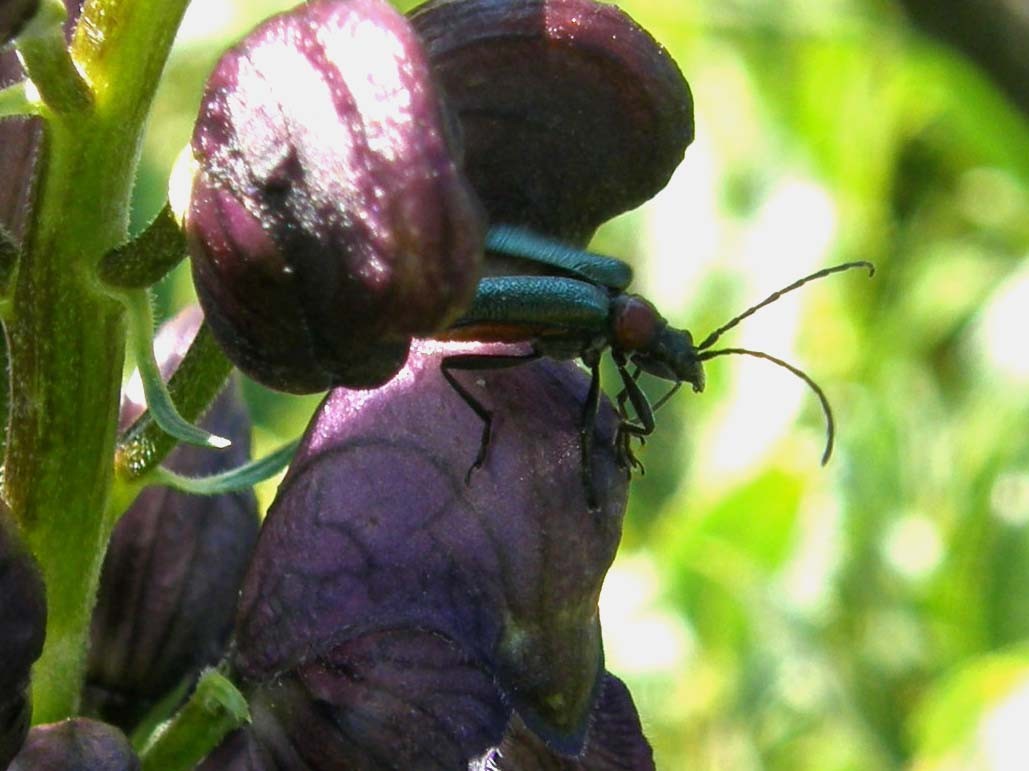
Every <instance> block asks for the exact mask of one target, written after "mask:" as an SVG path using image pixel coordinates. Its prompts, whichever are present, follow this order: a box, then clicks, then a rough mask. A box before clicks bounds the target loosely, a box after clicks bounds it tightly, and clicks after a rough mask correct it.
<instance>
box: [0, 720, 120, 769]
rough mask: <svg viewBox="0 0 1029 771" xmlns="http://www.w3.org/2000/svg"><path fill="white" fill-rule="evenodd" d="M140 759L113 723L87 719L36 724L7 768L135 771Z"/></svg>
mask: <svg viewBox="0 0 1029 771" xmlns="http://www.w3.org/2000/svg"><path fill="white" fill-rule="evenodd" d="M138 769H139V758H137V757H136V754H135V753H134V752H133V751H132V747H131V746H130V745H129V742H128V740H127V739H126V738H125V735H124V734H123V733H122V732H121V731H119V730H118V729H117V728H115V727H114V726H110V725H107V724H106V723H101V722H99V721H97V720H89V719H88V718H75V719H73V720H64V721H62V722H60V723H50V724H49V725H37V726H35V727H33V728H32V730H31V731H29V735H28V738H27V739H26V740H25V744H24V745H23V746H22V748H21V752H19V753H18V756H17V757H16V758H15V759H14V761H13V762H12V763H11V765H10V766H9V767H8V768H7V771H138Z"/></svg>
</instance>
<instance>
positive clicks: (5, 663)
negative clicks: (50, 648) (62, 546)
mask: <svg viewBox="0 0 1029 771" xmlns="http://www.w3.org/2000/svg"><path fill="white" fill-rule="evenodd" d="M45 635H46V587H44V585H43V578H42V576H41V574H40V572H39V566H38V565H37V564H36V560H35V559H33V557H32V555H31V554H30V553H29V551H28V549H27V548H26V547H25V546H24V544H22V542H21V538H20V537H19V535H18V532H17V527H16V525H15V523H14V520H13V518H12V517H11V512H10V509H8V508H7V505H6V504H5V503H3V502H2V500H0V662H2V664H0V701H3V700H5V699H7V698H9V697H10V698H15V696H16V695H17V694H19V693H21V692H22V691H23V690H24V689H25V687H26V685H27V684H28V677H29V669H30V667H31V666H32V662H34V661H35V660H36V659H38V658H39V654H40V653H42V652H43V639H44V637H45Z"/></svg>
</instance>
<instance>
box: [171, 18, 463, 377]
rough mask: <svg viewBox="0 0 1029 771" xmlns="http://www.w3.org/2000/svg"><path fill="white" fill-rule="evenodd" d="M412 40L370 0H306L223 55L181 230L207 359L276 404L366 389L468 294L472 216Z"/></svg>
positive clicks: (205, 106) (196, 140) (196, 138)
mask: <svg viewBox="0 0 1029 771" xmlns="http://www.w3.org/2000/svg"><path fill="white" fill-rule="evenodd" d="M448 134H449V132H448V127H447V123H446V119H445V118H444V116H443V114H442V112H441V107H440V103H439V98H438V96H437V94H436V91H435V88H434V86H433V83H432V80H431V77H430V73H429V68H428V64H427V62H426V60H425V56H424V54H423V52H422V50H421V45H420V43H419V41H418V38H417V37H416V35H415V34H414V32H413V31H412V30H411V28H410V26H409V25H408V23H407V21H406V20H405V19H404V18H403V17H402V16H400V15H399V14H398V13H397V12H396V11H394V10H393V9H392V8H391V7H390V6H389V5H388V4H387V3H385V2H384V0H347V1H346V2H344V1H343V0H316V2H311V3H306V4H304V5H301V6H299V7H297V8H296V9H294V10H293V11H290V12H289V13H286V14H283V15H281V16H277V17H275V18H273V19H271V20H270V21H268V22H266V23H265V24H263V25H262V26H260V27H259V28H258V29H257V30H255V31H254V32H253V33H252V34H251V35H250V36H249V37H247V38H246V40H244V41H243V43H241V44H240V45H239V46H237V47H236V48H234V49H232V50H231V51H229V52H228V53H227V54H226V55H225V56H223V57H222V59H221V61H220V62H219V64H218V66H217V68H216V69H215V72H214V74H213V75H212V76H211V79H210V81H209V82H208V86H207V91H206V93H205V95H204V99H203V102H202V104H201V109H200V116H199V118H198V120H197V125H196V129H195V131H194V135H193V152H194V155H195V157H196V159H197V161H198V163H199V166H200V171H199V173H198V175H197V178H196V180H195V186H194V191H193V196H192V200H191V205H190V212H189V216H188V221H187V231H188V234H189V237H190V242H191V252H192V257H193V272H194V282H195V284H196V286H197V292H198V294H199V296H200V300H201V303H202V304H203V306H204V310H205V312H206V313H207V316H208V319H209V321H210V323H211V328H212V330H213V331H214V333H215V336H216V338H217V339H218V341H219V344H221V345H222V346H223V348H224V349H225V351H226V354H227V355H228V356H229V358H230V359H232V360H233V362H234V363H236V364H237V365H238V366H239V367H240V368H241V369H243V371H244V372H246V373H247V374H249V375H251V376H252V377H254V378H255V379H257V380H259V381H261V382H263V383H265V384H266V385H269V386H271V387H273V388H279V389H281V390H288V391H296V392H310V391H317V390H321V389H325V388H328V387H330V386H333V385H344V384H345V385H349V386H354V387H370V386H375V385H379V384H381V383H383V382H385V381H386V380H388V379H389V377H391V376H392V375H393V374H394V373H395V372H396V371H397V370H398V369H399V368H400V367H401V366H402V364H403V361H404V358H405V356H406V353H407V346H408V343H409V340H410V338H411V337H412V336H414V335H427V334H431V333H432V332H435V331H438V330H439V329H442V328H444V327H446V325H447V324H449V323H450V322H451V321H452V320H453V319H454V318H456V316H457V315H459V314H460V312H461V311H462V310H463V308H464V307H465V306H466V305H467V303H468V302H469V301H470V299H471V296H472V294H473V293H474V289H475V284H476V281H477V278H478V272H479V263H480V261H481V249H482V238H483V232H482V222H481V212H480V208H479V205H478V202H477V201H476V200H475V196H474V194H473V193H472V192H471V189H470V187H469V186H468V184H467V182H466V181H465V180H464V177H463V176H462V175H461V173H460V172H459V170H458V168H457V166H456V165H455V162H454V160H453V158H452V156H451V147H450V144H449V141H448Z"/></svg>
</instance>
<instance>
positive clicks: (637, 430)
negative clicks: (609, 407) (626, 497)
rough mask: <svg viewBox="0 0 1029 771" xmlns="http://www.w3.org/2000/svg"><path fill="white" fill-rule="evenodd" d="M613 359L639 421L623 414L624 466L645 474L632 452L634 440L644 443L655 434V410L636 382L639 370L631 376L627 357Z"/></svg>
mask: <svg viewBox="0 0 1029 771" xmlns="http://www.w3.org/2000/svg"><path fill="white" fill-rule="evenodd" d="M613 358H614V362H615V368H616V369H617V370H618V375H619V377H621V379H622V394H625V398H626V399H628V401H629V402H631V403H632V409H633V411H634V412H635V413H636V419H637V420H638V421H639V422H638V423H634V422H632V421H631V420H629V419H628V418H627V417H626V416H625V414H624V413H623V417H622V422H621V425H619V427H618V439H617V443H618V447H619V453H620V455H621V456H622V464H623V466H625V467H626V468H628V469H633V468H638V469H639V470H640V473H644V468H643V464H642V463H641V462H640V460H639V459H638V458H637V457H636V455H635V453H633V451H632V438H633V437H637V438H639V440H640V442H641V443H642V442H644V441H645V438H646V437H648V436H650V435H651V434H652V433H654V427H655V422H654V410H653V408H652V407H651V406H650V402H649V401H647V395H646V394H645V393H643V389H642V388H640V386H639V383H637V382H636V377H638V375H639V370H638V369H637V371H636V372H635V373H633V374H629V370H628V369H627V368H626V362H625V357H624V356H623V355H621V354H619V355H615V356H613ZM622 394H619V402H620V404H621V406H623V408H624V399H622Z"/></svg>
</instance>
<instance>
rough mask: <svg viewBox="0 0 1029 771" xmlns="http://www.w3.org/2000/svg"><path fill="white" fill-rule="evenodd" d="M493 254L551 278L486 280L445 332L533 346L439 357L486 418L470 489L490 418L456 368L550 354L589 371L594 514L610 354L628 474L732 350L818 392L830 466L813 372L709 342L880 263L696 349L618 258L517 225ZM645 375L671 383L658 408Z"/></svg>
mask: <svg viewBox="0 0 1029 771" xmlns="http://www.w3.org/2000/svg"><path fill="white" fill-rule="evenodd" d="M486 251H487V252H490V253H492V254H494V255H503V256H507V257H513V258H515V259H517V260H523V261H528V262H529V263H533V264H535V267H537V268H539V269H540V270H543V271H547V273H546V274H545V275H503V276H491V277H486V278H483V279H481V280H480V282H479V285H478V287H477V290H476V294H475V298H474V300H473V301H472V304H471V306H470V307H469V308H468V310H467V311H466V312H465V313H464V315H462V316H461V317H460V318H459V319H458V320H457V321H456V322H455V323H454V324H453V325H452V326H451V327H450V328H449V329H448V330H446V331H445V332H444V333H442V334H441V335H439V336H438V337H440V338H441V339H446V340H467V341H472V340H474V341H477V342H512V343H513V342H528V343H529V344H530V345H531V348H530V350H529V351H528V352H527V353H524V354H512V355H504V354H499V355H491V354H457V355H453V356H447V357H445V358H444V359H443V361H442V364H441V369H442V373H443V376H444V377H445V378H446V380H447V382H448V383H449V384H450V386H451V387H452V388H453V389H454V390H455V391H456V392H457V393H458V395H459V396H460V397H461V398H462V399H463V400H464V402H465V403H466V404H467V405H468V406H469V407H470V408H471V409H472V410H473V411H474V412H475V413H476V415H478V416H479V418H481V420H482V422H483V428H482V437H481V440H480V443H479V451H478V454H477V455H476V457H475V460H474V462H473V463H472V465H471V466H470V467H469V469H468V472H467V474H466V475H465V481H466V483H467V482H470V480H471V475H472V473H473V472H474V471H475V470H476V469H479V468H481V467H482V465H483V463H485V460H486V454H487V451H488V448H489V442H490V435H491V431H492V418H493V416H492V414H491V413H490V411H489V410H488V409H486V408H485V407H484V406H483V405H482V404H481V403H480V402H479V401H478V400H477V399H476V398H475V396H474V395H473V394H472V393H471V392H470V391H469V390H468V388H467V387H466V386H464V385H463V384H462V383H461V382H460V381H459V380H458V379H457V377H456V376H455V372H457V371H468V370H480V371H481V370H487V369H500V368H505V367H514V366H518V365H520V364H524V363H526V362H529V361H534V360H536V359H540V358H543V357H550V358H554V359H575V358H578V359H581V360H582V362H583V364H584V365H585V366H586V368H587V369H588V370H589V372H590V387H589V390H588V391H587V394H586V400H585V402H584V404H583V414H582V423H581V428H580V443H581V444H580V446H581V453H582V468H583V482H584V484H585V486H586V491H587V501H588V504H589V506H590V508H596V495H595V491H594V490H593V485H592V473H591V466H590V454H591V450H592V442H593V428H594V422H595V420H596V416H597V410H598V409H599V406H600V361H601V358H602V356H603V354H604V352H605V351H607V350H610V352H611V358H612V360H613V361H614V365H615V368H616V370H617V372H618V375H619V377H620V379H621V383H622V389H621V391H620V393H619V394H618V396H617V402H618V410H619V413H620V415H621V425H620V428H619V432H618V436H617V437H616V446H617V451H618V455H619V462H620V463H621V465H622V467H623V468H625V469H626V470H627V471H628V472H630V473H631V470H632V469H633V468H634V467H639V468H642V466H641V464H640V463H639V462H638V461H637V459H636V458H635V456H634V455H633V453H632V449H631V446H630V445H631V439H632V437H637V438H639V439H640V440H641V441H642V440H645V438H646V437H647V436H649V435H650V434H651V433H653V431H654V429H655V427H656V423H655V419H654V412H655V410H656V409H658V408H659V407H660V406H661V405H663V404H664V403H665V402H666V401H667V400H668V399H669V398H670V397H671V396H672V395H673V394H674V393H675V392H676V391H677V390H678V389H679V388H680V387H681V386H682V384H683V383H689V384H690V385H691V386H692V387H693V390H694V392H697V393H700V392H701V391H703V390H704V385H705V377H704V366H703V362H705V361H708V360H709V359H713V358H715V357H717V356H726V355H730V354H739V355H746V356H754V357H757V358H761V359H765V360H766V361H770V362H772V363H773V364H776V365H778V366H780V367H783V368H785V369H787V370H789V371H790V372H791V373H793V374H794V375H796V376H797V377H799V378H800V379H801V380H803V381H804V382H805V383H806V384H807V385H808V386H809V387H810V388H811V390H812V391H813V392H814V393H815V395H816V396H817V397H818V400H819V403H820V404H821V406H822V411H823V412H824V413H825V420H826V445H825V450H824V452H823V455H822V464H823V465H825V464H826V463H827V462H828V460H829V457H830V456H831V454H832V448H833V441H834V437H835V423H834V420H833V415H832V408H831V407H830V405H829V400H828V399H827V398H826V396H825V393H824V392H823V391H822V389H821V388H820V387H819V385H818V384H817V383H816V382H815V381H814V380H812V379H811V377H810V376H808V375H807V373H805V372H804V371H803V370H801V369H798V368H797V367H795V366H793V365H792V364H789V363H788V362H786V361H783V360H782V359H779V358H777V357H775V356H772V355H770V354H767V353H765V352H763V351H753V350H749V349H746V348H719V349H712V347H711V346H713V345H714V344H715V343H716V342H717V341H718V339H719V338H720V337H721V336H722V335H723V334H724V333H725V332H727V331H729V330H730V329H732V328H733V327H735V326H736V325H737V324H739V323H740V322H741V321H743V320H744V319H746V318H747V317H749V316H751V315H752V314H754V313H755V312H756V311H758V310H760V309H761V308H763V307H765V306H766V305H769V304H770V303H773V302H775V301H776V300H778V299H779V298H780V297H782V296H783V295H784V294H786V293H787V292H791V291H793V290H794V289H797V288H799V287H801V286H803V285H804V284H807V283H808V282H810V281H814V280H816V279H820V278H824V277H825V276H829V275H831V274H833V273H840V272H842V271H846V270H851V269H854V268H866V269H867V270H868V271H869V275H874V273H875V267H874V266H873V265H872V264H871V263H870V262H866V261H864V260H859V261H854V262H845V263H842V264H839V265H834V266H832V267H828V268H823V269H821V270H818V271H815V272H814V273H811V274H809V275H807V276H804V277H803V278H801V279H798V280H797V281H794V282H793V283H792V284H789V285H788V286H785V287H783V288H782V289H779V290H778V291H776V292H773V293H772V294H770V295H769V296H768V297H766V298H765V299H764V300H762V301H761V302H759V303H757V304H756V305H753V306H751V307H750V308H748V309H747V310H745V311H744V312H743V313H740V314H739V315H737V316H735V317H733V318H732V319H730V320H729V321H728V322H726V323H725V324H723V325H722V326H720V327H719V328H718V329H716V330H715V331H713V332H712V333H711V334H709V335H708V336H707V337H705V338H704V339H703V340H702V341H701V342H700V343H699V344H697V343H694V340H693V335H692V334H691V333H690V332H689V331H688V330H686V329H677V328H675V327H673V326H671V325H670V324H669V323H668V321H667V320H666V319H665V318H664V317H663V316H662V315H661V314H660V312H659V311H658V310H657V308H656V307H655V306H654V304H653V303H651V302H650V301H649V300H647V299H646V298H644V297H642V296H640V295H638V294H631V293H629V292H627V291H626V290H627V289H628V287H629V285H630V284H631V283H632V269H631V268H630V267H629V266H628V265H627V264H626V263H624V262H622V261H621V260H617V259H615V258H613V257H606V256H604V255H600V254H595V253H593V252H588V251H584V250H581V249H577V248H575V247H573V246H569V245H567V244H564V243H562V242H560V241H555V240H553V239H550V238H547V237H545V236H540V235H537V234H535V233H533V232H531V231H528V230H526V229H524V228H519V227H511V226H494V227H492V228H491V229H490V231H489V233H488V234H487V238H486ZM630 364H631V365H633V366H634V367H635V371H634V372H630V371H629V365H630ZM641 373H647V374H649V375H652V376H654V377H657V378H659V379H661V380H666V381H670V382H671V383H672V384H673V385H672V387H671V389H670V390H669V391H668V392H667V393H666V394H665V395H664V396H663V397H662V398H661V399H660V400H659V401H658V402H657V403H656V404H654V405H651V404H650V402H649V400H648V399H647V397H646V395H645V394H644V393H643V390H642V389H641V388H640V386H639V384H638V383H637V380H638V378H639V376H640V374H641ZM626 402H628V403H629V404H631V405H632V409H633V412H634V413H635V417H636V419H635V421H634V420H632V419H630V417H629V415H628V410H627V408H626Z"/></svg>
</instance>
